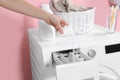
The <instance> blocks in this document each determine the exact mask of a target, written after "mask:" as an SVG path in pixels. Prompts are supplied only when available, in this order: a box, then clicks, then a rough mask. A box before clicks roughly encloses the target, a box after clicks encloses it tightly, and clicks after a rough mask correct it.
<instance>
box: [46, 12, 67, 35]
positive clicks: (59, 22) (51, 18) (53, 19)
mask: <svg viewBox="0 0 120 80" xmlns="http://www.w3.org/2000/svg"><path fill="white" fill-rule="evenodd" d="M45 21H46V23H48V24H50V25H52V26H54V27H55V29H56V30H57V31H59V32H60V33H61V34H63V33H64V32H63V29H62V28H63V27H65V25H67V22H65V21H64V20H63V19H62V18H60V17H58V16H56V15H53V14H49V15H48V19H46V20H45Z"/></svg>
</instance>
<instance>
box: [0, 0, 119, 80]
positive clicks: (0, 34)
mask: <svg viewBox="0 0 120 80" xmlns="http://www.w3.org/2000/svg"><path fill="white" fill-rule="evenodd" d="M28 1H29V2H31V3H32V4H35V5H38V4H40V3H47V2H48V0H46V1H45V0H40V1H38V0H28ZM37 1H38V2H37ZM74 2H75V3H77V4H78V5H79V4H85V5H89V6H91V5H92V6H95V7H96V15H95V23H97V24H100V25H103V26H104V25H105V15H106V14H107V13H108V11H109V10H108V7H109V4H108V1H107V0H74ZM119 21H120V11H119V15H118V22H119ZM119 25H120V23H117V28H118V27H119ZM37 26H38V24H37V20H36V19H34V18H31V17H28V16H24V15H22V14H18V13H15V12H12V11H9V10H6V9H4V8H2V7H0V80H31V69H30V58H29V43H28V36H27V29H28V28H34V27H37ZM118 30H119V31H120V28H118Z"/></svg>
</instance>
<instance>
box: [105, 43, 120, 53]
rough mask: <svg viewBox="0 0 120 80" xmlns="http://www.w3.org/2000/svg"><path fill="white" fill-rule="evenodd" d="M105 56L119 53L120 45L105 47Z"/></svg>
mask: <svg viewBox="0 0 120 80" xmlns="http://www.w3.org/2000/svg"><path fill="white" fill-rule="evenodd" d="M105 50H106V54H110V53H114V52H120V44H113V45H107V46H105Z"/></svg>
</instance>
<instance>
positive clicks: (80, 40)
mask: <svg viewBox="0 0 120 80" xmlns="http://www.w3.org/2000/svg"><path fill="white" fill-rule="evenodd" d="M29 33H30V34H31V37H32V38H33V39H34V41H35V42H37V43H38V44H39V45H40V46H41V47H42V49H43V50H44V51H49V50H52V51H56V50H61V49H62V48H64V49H70V48H78V47H80V46H81V47H82V46H83V47H85V46H89V45H94V44H103V45H109V44H117V42H120V37H118V36H120V33H118V32H115V33H114V34H108V33H107V29H106V28H103V27H102V26H98V25H95V26H94V29H93V30H92V31H91V32H89V33H87V34H83V35H76V36H68V37H56V39H55V40H54V41H41V40H40V39H39V37H38V35H39V33H38V29H30V30H29Z"/></svg>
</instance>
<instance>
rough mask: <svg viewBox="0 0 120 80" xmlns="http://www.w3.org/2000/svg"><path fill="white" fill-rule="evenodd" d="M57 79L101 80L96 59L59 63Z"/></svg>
mask: <svg viewBox="0 0 120 80" xmlns="http://www.w3.org/2000/svg"><path fill="white" fill-rule="evenodd" d="M55 69H56V80H99V71H98V65H97V63H96V61H95V60H90V61H86V62H76V63H70V64H63V65H57V66H56V67H55Z"/></svg>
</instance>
